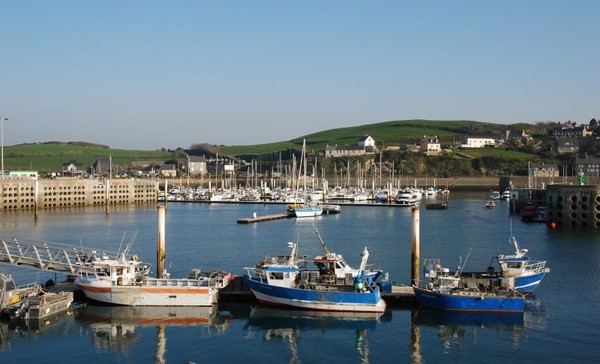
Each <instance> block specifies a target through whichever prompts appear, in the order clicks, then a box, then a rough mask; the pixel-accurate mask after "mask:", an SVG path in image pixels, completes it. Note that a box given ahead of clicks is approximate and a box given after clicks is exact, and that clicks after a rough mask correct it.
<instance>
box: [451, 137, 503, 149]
mask: <svg viewBox="0 0 600 364" xmlns="http://www.w3.org/2000/svg"><path fill="white" fill-rule="evenodd" d="M495 146H496V139H495V138H490V137H474V136H468V137H463V138H462V140H461V142H460V145H459V147H460V148H493V147H495Z"/></svg>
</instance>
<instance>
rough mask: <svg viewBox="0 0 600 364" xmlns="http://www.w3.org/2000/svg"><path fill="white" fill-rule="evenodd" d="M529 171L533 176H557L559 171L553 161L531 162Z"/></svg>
mask: <svg viewBox="0 0 600 364" xmlns="http://www.w3.org/2000/svg"><path fill="white" fill-rule="evenodd" d="M530 173H531V175H532V176H533V177H558V176H559V175H560V171H559V170H558V165H557V164H555V163H550V164H546V163H535V164H531V169H530Z"/></svg>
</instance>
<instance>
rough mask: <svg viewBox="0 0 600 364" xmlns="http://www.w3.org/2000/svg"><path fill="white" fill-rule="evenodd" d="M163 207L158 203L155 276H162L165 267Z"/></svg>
mask: <svg viewBox="0 0 600 364" xmlns="http://www.w3.org/2000/svg"><path fill="white" fill-rule="evenodd" d="M165 209H166V207H165V206H164V205H158V245H157V248H156V278H162V275H163V271H164V269H165Z"/></svg>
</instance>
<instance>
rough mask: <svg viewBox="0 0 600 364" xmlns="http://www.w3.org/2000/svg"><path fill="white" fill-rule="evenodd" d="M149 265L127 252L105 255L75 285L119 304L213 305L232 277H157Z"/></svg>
mask: <svg viewBox="0 0 600 364" xmlns="http://www.w3.org/2000/svg"><path fill="white" fill-rule="evenodd" d="M146 267H147V265H144V263H142V262H141V261H140V260H138V259H137V258H136V257H135V256H131V257H129V258H126V251H125V252H123V253H122V254H120V255H119V257H118V258H117V259H110V258H108V257H102V258H99V259H97V260H95V261H93V262H92V263H91V268H92V270H91V271H82V272H81V273H80V275H79V277H77V278H76V279H75V286H76V287H77V288H78V289H80V290H81V291H82V292H83V293H84V294H85V296H86V297H87V298H89V299H92V300H95V301H99V302H104V303H110V304H115V305H126V306H211V305H213V304H215V303H217V302H218V293H219V289H221V288H223V287H225V286H227V285H228V284H229V282H230V280H232V276H231V274H230V273H228V272H224V271H219V272H215V273H211V274H207V275H200V274H198V273H199V270H192V271H190V275H189V276H188V278H170V277H169V276H168V274H167V275H166V276H164V278H153V277H149V276H148V274H147V269H146ZM144 272H146V273H144Z"/></svg>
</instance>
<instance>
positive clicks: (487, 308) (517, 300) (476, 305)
mask: <svg viewBox="0 0 600 364" xmlns="http://www.w3.org/2000/svg"><path fill="white" fill-rule="evenodd" d="M414 290H415V300H416V301H417V303H419V304H421V305H422V306H425V307H429V308H434V309H437V310H446V311H467V312H515V313H519V312H523V311H525V299H524V298H523V297H496V296H490V295H481V296H478V295H473V296H464V295H451V294H441V293H437V292H432V291H429V290H426V289H423V288H418V287H414Z"/></svg>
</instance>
